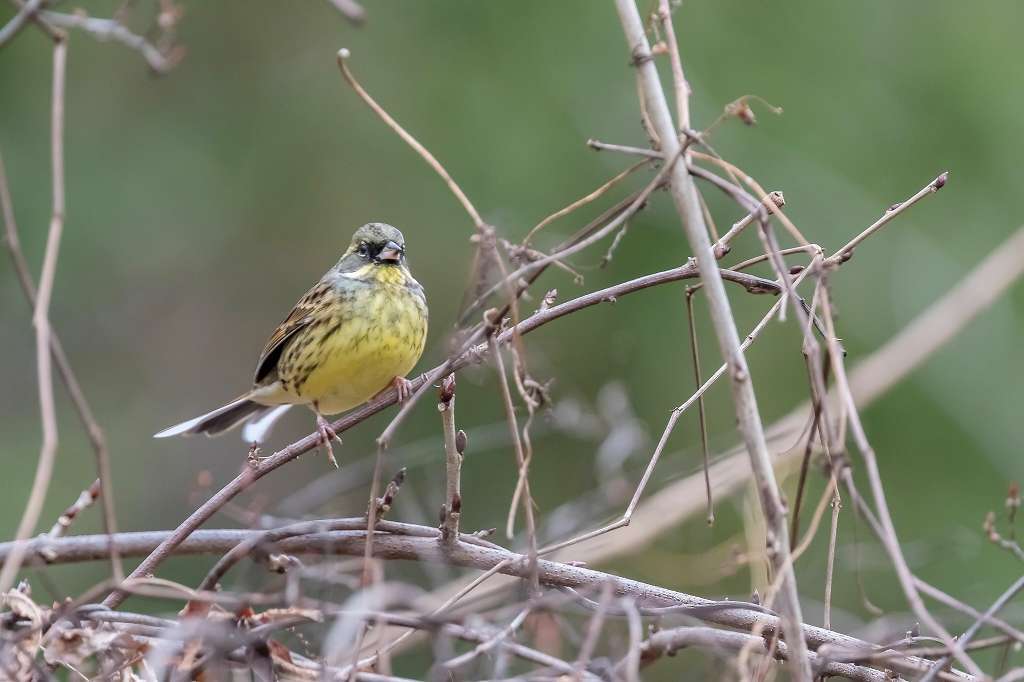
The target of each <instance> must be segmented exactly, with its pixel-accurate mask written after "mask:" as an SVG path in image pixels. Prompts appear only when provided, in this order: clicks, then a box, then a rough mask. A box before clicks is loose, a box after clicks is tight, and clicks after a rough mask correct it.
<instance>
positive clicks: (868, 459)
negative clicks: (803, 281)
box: [821, 286, 983, 676]
mask: <svg viewBox="0 0 1024 682" xmlns="http://www.w3.org/2000/svg"><path fill="white" fill-rule="evenodd" d="M821 294H822V295H821V309H822V315H823V317H824V318H825V324H826V327H827V330H828V340H829V344H830V346H831V347H830V349H829V359H830V360H831V362H832V373H833V374H834V375H835V378H836V388H837V390H838V393H839V397H840V399H841V400H842V401H843V402H844V403H845V404H846V407H847V421H848V423H849V424H850V431H851V434H852V435H853V440H854V442H855V443H856V444H857V449H858V450H859V451H860V454H861V458H862V459H863V460H864V464H865V470H866V473H867V477H868V482H869V484H870V487H871V494H872V496H873V497H874V500H875V507H876V508H877V511H878V521H879V524H880V530H881V531H882V532H881V534H880V535H879V540H881V541H882V544H883V546H884V547H885V549H886V552H887V553H888V554H889V559H890V561H891V562H892V564H893V567H894V568H895V569H896V576H897V578H898V579H899V583H900V587H901V588H902V589H903V592H904V594H905V595H906V597H907V601H908V603H909V604H910V608H911V609H912V610H913V612H914V614H915V615H916V616H917V617H918V618H919V619H920V620H921V622H922V624H923V625H925V626H926V627H928V628H929V629H931V630H932V632H934V633H935V634H937V635H938V636H939V637H940V638H942V642H943V644H945V645H946V646H947V647H949V648H950V650H952V651H954V652H956V653H957V654H958V655H957V660H958V661H960V662H961V663H962V664H963V665H964V666H966V667H967V669H968V670H969V671H970V672H971V673H972V674H975V675H979V676H981V675H983V673H982V672H981V669H980V668H978V666H977V664H975V663H974V662H973V661H972V660H971V658H970V657H969V656H968V655H967V654H966V653H964V652H963V651H962V650H959V649H958V648H957V646H956V643H955V642H954V641H953V638H952V636H951V635H950V634H949V632H948V631H947V630H946V628H944V627H943V626H942V624H941V623H939V622H938V620H936V619H935V617H934V616H932V615H931V613H930V612H929V611H928V609H927V608H926V607H925V605H924V602H923V600H922V599H921V596H920V594H919V593H918V591H917V586H916V585H915V584H914V579H913V573H912V572H911V570H910V567H909V566H908V565H907V561H906V558H905V557H904V556H903V548H902V547H901V546H900V542H899V538H898V536H897V535H896V528H895V525H894V524H893V521H892V515H891V514H890V513H889V506H888V503H887V502H886V496H885V491H884V489H883V487H882V479H881V474H880V473H879V471H878V461H877V459H876V457H875V451H874V448H872V446H871V444H870V443H869V442H868V438H867V434H866V433H865V431H864V427H863V425H862V424H861V421H860V414H859V413H858V411H857V405H856V400H855V398H854V396H853V393H852V392H851V390H850V384H849V381H848V379H847V376H846V368H845V367H844V365H843V359H842V353H841V352H840V351H839V349H838V348H837V347H835V345H834V342H833V340H834V339H835V338H836V333H835V329H834V323H833V316H832V308H831V301H830V294H829V290H828V286H822V289H821Z"/></svg>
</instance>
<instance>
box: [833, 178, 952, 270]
mask: <svg viewBox="0 0 1024 682" xmlns="http://www.w3.org/2000/svg"><path fill="white" fill-rule="evenodd" d="M948 179H949V171H946V172H944V173H941V174H939V176H938V177H937V178H935V179H934V180H932V181H931V182H929V183H928V184H927V185H925V186H924V187H922V188H921V189H919V190H918V191H917V193H916V194H915V195H914V196H912V197H910V198H909V199H907V200H906V201H902V202H900V203H898V204H894V205H892V206H890V207H889V208H888V209H886V211H885V213H883V214H882V217H881V218H879V219H878V220H876V221H875V222H874V223H872V224H871V225H869V226H868V227H867V228H866V229H865V230H864V231H863V232H861V233H860V234H858V235H857V236H856V237H854V238H853V239H851V240H850V241H849V242H847V243H846V245H845V246H843V247H842V248H840V249H838V250H837V251H836V252H835V253H834V254H832V255H831V256H829V257H828V259H826V261H825V263H826V264H827V265H837V264H838V263H841V262H845V261H847V260H849V259H850V258H851V257H852V256H853V250H854V249H855V248H856V247H857V245H858V244H860V243H861V242H862V241H864V240H865V239H867V238H868V237H870V236H871V235H873V234H874V233H875V232H878V231H879V230H880V229H882V228H883V227H885V226H886V225H887V224H888V223H889V222H890V221H891V220H892V219H893V218H895V217H896V216H898V215H899V214H901V213H903V212H904V211H906V210H907V209H908V208H910V207H911V206H913V205H914V204H916V203H917V202H919V201H920V200H921V199H924V198H925V197H926V196H929V195H931V194H935V193H936V192H938V191H939V190H940V189H942V188H943V187H945V186H946V181H947V180H948Z"/></svg>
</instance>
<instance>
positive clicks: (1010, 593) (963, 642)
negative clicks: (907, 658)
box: [921, 576, 1024, 682]
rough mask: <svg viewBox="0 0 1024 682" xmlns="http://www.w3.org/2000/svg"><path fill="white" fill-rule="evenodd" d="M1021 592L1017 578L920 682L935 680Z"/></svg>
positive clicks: (1023, 587) (1021, 583) (1022, 582)
mask: <svg viewBox="0 0 1024 682" xmlns="http://www.w3.org/2000/svg"><path fill="white" fill-rule="evenodd" d="M1021 590H1024V576H1022V577H1020V578H1017V580H1015V581H1014V583H1013V584H1012V585H1010V587H1008V588H1007V589H1006V591H1005V592H1003V593H1002V594H1001V595H999V598H998V599H996V600H995V601H994V602H993V603H992V606H990V607H989V608H988V609H987V610H986V611H985V613H983V614H981V615H980V616H979V617H978V618H976V619H975V620H974V622H973V623H971V626H970V627H969V628H967V631H966V632H964V634H963V635H961V636H960V637H958V638H957V639H956V648H955V649H953V651H952V654H946V655H945V656H943V657H942V658H941V659H940V660H939V661H938V662H937V663H936V664H935V666H934V667H933V668H932V669H931V670H929V671H928V672H927V673H926V674H925V676H924V677H922V678H921V682H929V681H930V680H933V679H935V675H936V674H938V672H939V671H940V670H942V669H943V668H945V667H946V666H947V665H948V664H949V662H950V660H951V659H952V658H953V655H955V654H956V652H957V650H959V651H960V652H961V653H962V652H964V651H966V646H967V645H968V644H970V642H971V640H972V639H973V638H974V636H975V635H976V634H978V630H980V629H981V627H982V625H984V624H985V621H986V620H988V619H989V618H992V616H994V615H996V614H997V613H999V612H1000V611H1001V610H1002V609H1003V607H1005V606H1006V605H1007V604H1008V603H1009V602H1010V600H1011V599H1013V598H1014V597H1016V596H1017V594H1019V593H1020V591H1021Z"/></svg>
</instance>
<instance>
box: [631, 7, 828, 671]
mask: <svg viewBox="0 0 1024 682" xmlns="http://www.w3.org/2000/svg"><path fill="white" fill-rule="evenodd" d="M615 4H616V8H617V10H618V13H619V19H620V21H621V23H622V28H623V31H624V33H625V36H626V41H627V43H628V45H629V50H630V54H631V56H632V59H633V64H634V65H635V67H636V73H637V81H638V83H639V84H640V87H641V90H642V94H643V96H642V97H641V101H642V102H645V103H646V107H647V111H648V113H649V115H650V117H651V120H652V123H653V125H654V128H655V132H656V133H657V134H658V137H659V138H660V141H661V149H662V151H663V152H664V153H665V156H666V158H674V157H675V156H676V155H678V154H679V153H681V151H682V145H681V144H680V142H679V139H678V137H677V135H676V132H675V127H674V125H673V123H672V117H671V114H670V113H669V110H668V104H667V102H666V101H665V93H664V91H663V90H662V87H661V81H660V79H659V77H658V70H657V68H656V67H655V65H654V62H653V61H652V55H651V48H650V45H649V44H648V42H647V35H646V34H645V32H644V28H643V23H642V22H641V20H640V14H639V12H638V11H637V8H636V3H635V0H616V3H615ZM669 190H670V192H671V194H672V199H673V201H674V203H675V206H676V210H677V212H678V213H679V216H680V218H682V222H683V229H684V230H685V232H686V238H687V241H688V242H689V244H690V249H691V251H692V252H693V254H694V256H695V258H696V259H697V267H698V268H699V269H700V273H701V281H702V282H703V283H704V288H705V294H706V296H707V300H708V307H709V309H710V313H711V322H712V326H713V327H714V329H715V334H716V336H717V338H718V345H719V350H720V351H721V354H722V357H723V358H724V359H725V360H726V363H727V364H728V365H729V372H728V373H729V379H730V383H731V386H732V395H733V403H734V406H735V411H736V420H737V426H738V428H739V431H740V434H741V435H742V437H743V441H744V444H745V446H746V448H747V454H748V455H749V457H750V467H751V470H752V471H753V474H754V480H755V484H756V485H755V487H756V489H757V493H758V496H759V498H760V501H761V511H762V513H763V514H764V517H765V523H766V525H767V527H768V529H769V533H770V534H771V536H770V537H771V543H770V544H771V547H770V550H769V554H770V557H771V560H772V563H773V565H774V567H775V568H776V570H777V571H781V572H782V573H784V576H785V578H784V581H783V585H782V592H781V597H782V599H781V604H782V611H783V613H785V614H786V616H787V617H786V619H785V621H784V622H785V624H786V627H785V630H786V633H787V635H788V636H787V637H786V639H787V641H789V642H790V646H792V648H793V656H792V661H791V662H792V664H793V665H792V666H791V668H792V672H793V676H794V678H795V679H797V680H801V681H804V680H808V681H809V680H810V679H811V672H810V667H809V665H808V663H807V656H806V654H807V652H806V649H805V647H804V645H803V640H801V639H800V637H799V634H798V629H797V628H798V626H799V623H800V622H801V621H802V620H803V618H802V616H801V612H800V601H799V595H798V593H797V587H796V576H795V574H794V572H793V570H792V567H791V566H790V564H789V537H788V533H789V529H788V528H787V524H786V510H785V507H784V505H783V504H782V498H781V495H780V492H779V486H778V483H777V482H776V480H775V472H774V470H773V468H772V461H771V455H770V454H769V452H768V445H767V442H766V439H765V434H764V426H763V424H762V423H761V415H760V413H759V411H758V407H757V398H756V396H755V394H754V387H753V384H752V383H751V380H750V369H749V367H748V366H747V361H746V358H745V357H744V354H743V351H742V350H741V349H740V338H739V333H738V332H737V330H736V321H735V320H734V319H733V316H732V310H731V307H730V305H729V299H728V297H727V296H726V293H725V287H724V285H723V283H722V279H721V274H720V273H719V268H718V264H717V262H716V261H715V256H714V252H713V251H712V248H711V240H710V238H709V237H708V232H707V228H706V226H705V224H704V216H703V213H702V212H701V208H700V201H699V199H698V198H697V187H696V185H695V184H694V181H693V178H692V177H691V175H690V173H689V171H688V170H687V167H686V164H685V163H683V164H674V165H673V168H672V172H671V174H670V176H669ZM780 215H781V214H780Z"/></svg>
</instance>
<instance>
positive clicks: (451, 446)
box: [437, 374, 466, 541]
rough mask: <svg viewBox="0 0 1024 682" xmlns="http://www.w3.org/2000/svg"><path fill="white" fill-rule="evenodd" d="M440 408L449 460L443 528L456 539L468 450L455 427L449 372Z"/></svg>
mask: <svg viewBox="0 0 1024 682" xmlns="http://www.w3.org/2000/svg"><path fill="white" fill-rule="evenodd" d="M437 409H438V411H439V412H440V413H441V431H442V433H443V434H444V461H445V477H444V479H445V493H444V504H443V505H442V507H441V508H442V510H443V512H444V516H443V520H442V522H441V530H442V534H443V536H444V537H445V538H446V539H448V540H452V541H454V540H455V539H456V538H458V537H459V518H460V517H461V516H462V453H463V451H464V450H465V449H466V444H465V443H466V434H465V433H464V432H462V431H458V432H457V431H456V430H455V375H454V374H450V375H448V376H447V377H445V379H444V381H442V382H441V390H440V397H439V398H438V401H437ZM460 434H461V439H460ZM460 441H461V442H460ZM460 445H461V447H460Z"/></svg>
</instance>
